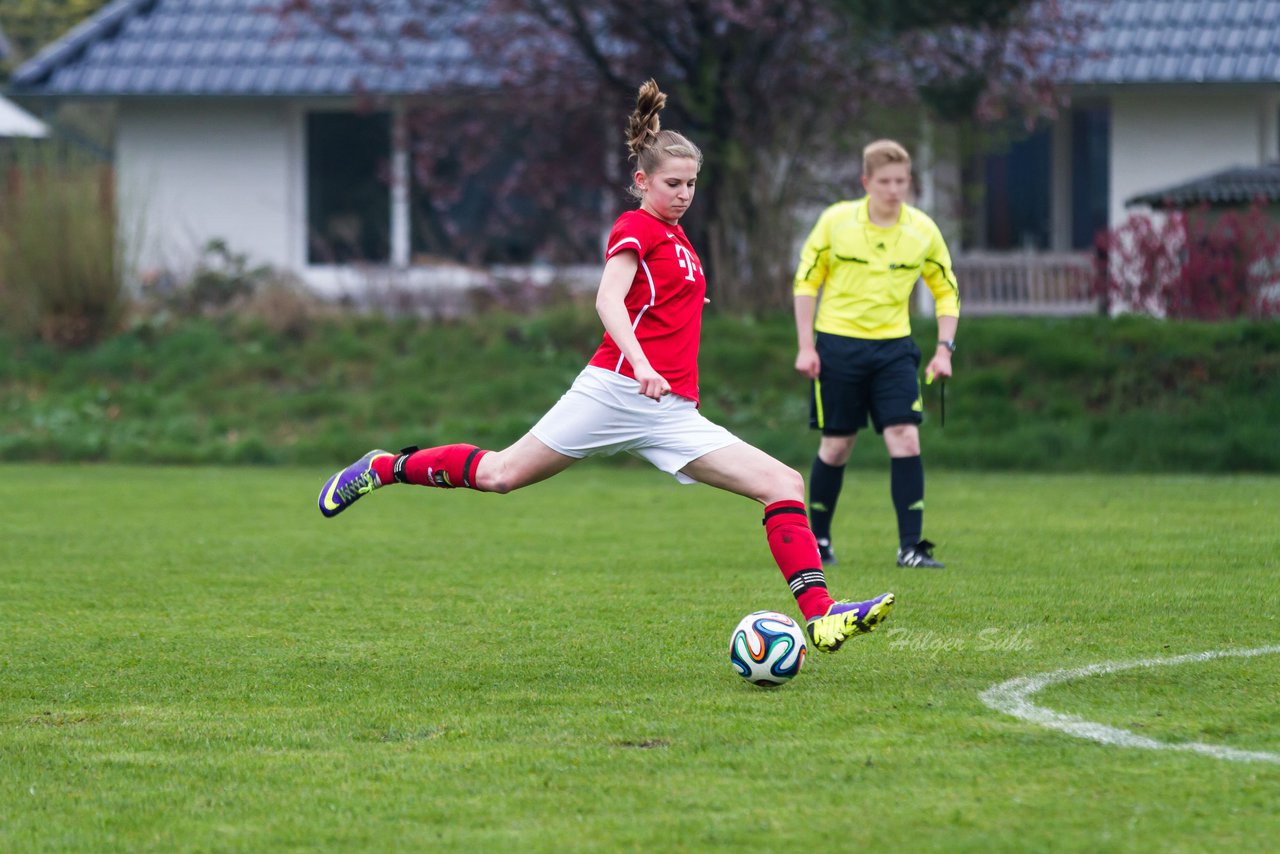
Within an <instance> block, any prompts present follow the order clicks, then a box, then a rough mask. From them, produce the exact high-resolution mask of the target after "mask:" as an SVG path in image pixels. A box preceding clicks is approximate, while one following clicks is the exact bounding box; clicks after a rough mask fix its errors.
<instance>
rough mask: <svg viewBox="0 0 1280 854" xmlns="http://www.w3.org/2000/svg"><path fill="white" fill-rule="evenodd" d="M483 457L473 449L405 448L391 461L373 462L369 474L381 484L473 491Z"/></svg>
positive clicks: (454, 446)
mask: <svg viewBox="0 0 1280 854" xmlns="http://www.w3.org/2000/svg"><path fill="white" fill-rule="evenodd" d="M487 453H489V452H488V451H482V450H480V449H479V448H477V447H476V446H475V445H441V446H440V447H438V448H427V449H425V450H422V451H419V450H417V449H416V448H406V449H405V450H404V451H401V452H400V453H399V454H398V455H397V456H395V457H378V458H376V459H375V460H374V461H373V470H374V473H375V474H377V475H378V480H380V481H382V482H383V483H384V484H386V483H392V482H393V481H394V482H399V483H416V484H418V485H419V486H438V487H440V488H442V489H456V488H457V487H459V486H465V487H467V488H469V489H475V488H476V467H477V466H479V465H480V460H481V458H482V457H484V455H485V454H487Z"/></svg>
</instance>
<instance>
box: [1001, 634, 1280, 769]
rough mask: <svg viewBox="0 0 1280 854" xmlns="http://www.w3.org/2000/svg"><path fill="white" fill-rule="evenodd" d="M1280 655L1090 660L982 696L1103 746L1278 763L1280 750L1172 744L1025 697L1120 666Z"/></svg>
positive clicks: (1265, 649)
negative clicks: (1066, 713) (1084, 717)
mask: <svg viewBox="0 0 1280 854" xmlns="http://www.w3.org/2000/svg"><path fill="white" fill-rule="evenodd" d="M1278 653H1280V646H1261V647H1258V648H1257V649H1224V650H1215V651H1211V652H1196V653H1192V654H1190V655H1175V656H1172V657H1170V658H1144V659H1140V660H1138V661H1110V662H1103V663H1101V664H1090V665H1089V666H1087V667H1076V668H1071V669H1067V670H1055V671H1053V672H1052V673H1040V674H1038V675H1036V676H1022V677H1019V678H1017V679H1010V680H1009V681H1008V682H1001V683H1000V684H998V685H993V686H991V687H990V688H988V689H987V690H985V691H983V692H982V693H981V694H979V695H978V697H979V699H981V700H982V702H984V703H986V704H987V705H988V706H990V707H991V708H993V709H995V710H996V711H997V712H1004V713H1005V714H1008V715H1013V716H1014V717H1015V718H1021V719H1022V720H1024V721H1029V722H1031V723H1033V724H1039V725H1040V726H1044V727H1048V728H1050V729H1056V730H1059V731H1060V732H1065V733H1067V734H1068V735H1074V736H1076V737H1078V738H1087V739H1090V740H1092V741H1097V742H1101V743H1102V744H1114V745H1117V746H1119V747H1142V748H1146V749H1147V750H1183V751H1187V752H1190V753H1202V754H1204V755H1205V756H1212V757H1213V758H1214V759H1228V760H1231V761H1233V762H1275V763H1277V764H1280V753H1267V752H1265V751H1255V750H1236V749H1235V748H1231V747H1221V746H1219V745H1216V744H1202V743H1200V742H1188V743H1178V744H1170V743H1168V742H1164V741H1157V740H1156V739H1154V738H1147V737H1146V736H1141V735H1138V734H1137V733H1135V732H1130V731H1129V730H1127V729H1119V728H1118V727H1112V726H1107V725H1106V724H1100V723H1094V722H1093V721H1086V720H1084V719H1083V718H1079V717H1076V716H1075V715H1065V714H1062V713H1061V712H1055V711H1054V710H1053V709H1046V708H1044V707H1043V706H1037V705H1036V704H1035V703H1032V702H1031V701H1030V700H1028V699H1027V698H1028V697H1030V696H1031V695H1032V694H1034V693H1036V692H1037V691H1040V690H1041V689H1043V688H1047V687H1049V686H1050V685H1057V684H1059V683H1062V682H1071V681H1073V680H1075V679H1083V678H1084V677H1086V676H1101V675H1105V674H1108V673H1119V672H1120V671H1122V670H1135V669H1137V668H1139V667H1172V666H1174V665H1178V664H1195V663H1197V662H1201V661H1212V660H1213V659H1215V658H1252V657H1253V656H1255V655H1275V654H1278Z"/></svg>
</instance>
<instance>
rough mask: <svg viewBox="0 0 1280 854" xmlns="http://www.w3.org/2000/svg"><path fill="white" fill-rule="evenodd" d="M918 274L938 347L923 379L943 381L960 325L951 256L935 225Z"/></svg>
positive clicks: (949, 364)
mask: <svg viewBox="0 0 1280 854" xmlns="http://www.w3.org/2000/svg"><path fill="white" fill-rule="evenodd" d="M921 274H922V276H923V278H924V282H925V284H926V285H928V287H929V290H930V291H932V292H933V302H934V313H935V314H936V315H937V318H938V345H937V347H935V348H934V353H933V358H931V359H930V360H929V364H928V366H927V367H926V368H925V376H926V377H932V378H938V379H946V378H947V377H950V376H951V353H952V351H953V350H954V349H955V345H956V328H957V327H958V326H959V325H960V286H959V284H958V283H957V282H956V274H955V270H953V269H952V268H951V253H950V251H948V250H947V243H946V241H945V240H943V239H942V233H941V232H940V231H938V229H937V226H934V229H933V240H932V241H931V242H930V245H929V250H928V252H927V253H926V255H925V260H924V269H923V270H922V271H921Z"/></svg>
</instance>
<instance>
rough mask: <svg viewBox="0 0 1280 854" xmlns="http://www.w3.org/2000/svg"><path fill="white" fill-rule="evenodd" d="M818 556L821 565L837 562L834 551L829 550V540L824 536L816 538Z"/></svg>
mask: <svg viewBox="0 0 1280 854" xmlns="http://www.w3.org/2000/svg"><path fill="white" fill-rule="evenodd" d="M818 557H820V558H822V565H823V566H830V565H831V564H833V563H839V561H838V560H836V553H835V552H833V551H832V550H831V541H830V540H828V539H825V538H824V539H820V540H818Z"/></svg>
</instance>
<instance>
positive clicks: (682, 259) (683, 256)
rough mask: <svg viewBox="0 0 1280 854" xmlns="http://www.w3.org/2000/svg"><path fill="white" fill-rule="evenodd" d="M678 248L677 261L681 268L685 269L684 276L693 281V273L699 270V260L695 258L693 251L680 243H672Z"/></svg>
mask: <svg viewBox="0 0 1280 854" xmlns="http://www.w3.org/2000/svg"><path fill="white" fill-rule="evenodd" d="M672 245H673V246H675V249H676V261H677V262H678V263H679V264H680V269H681V270H684V271H685V272H684V277H685V278H686V279H688V280H689V281H691V282H692V281H693V274H694V273H696V272H698V262H697V261H695V260H694V259H693V253H692V252H690V251H689V250H688V249H686V248H685V247H684V246H683V245H681V244H679V243H675V244H672Z"/></svg>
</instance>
